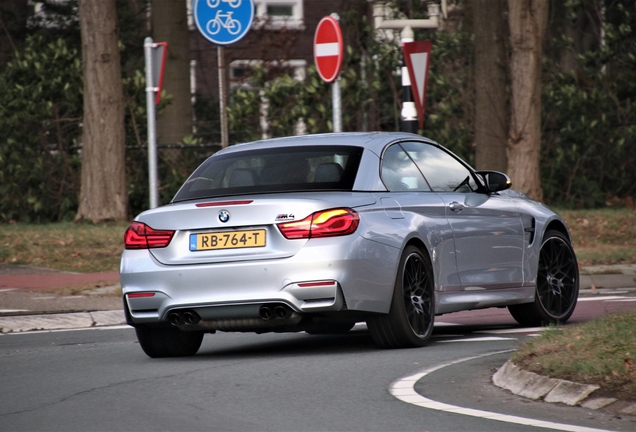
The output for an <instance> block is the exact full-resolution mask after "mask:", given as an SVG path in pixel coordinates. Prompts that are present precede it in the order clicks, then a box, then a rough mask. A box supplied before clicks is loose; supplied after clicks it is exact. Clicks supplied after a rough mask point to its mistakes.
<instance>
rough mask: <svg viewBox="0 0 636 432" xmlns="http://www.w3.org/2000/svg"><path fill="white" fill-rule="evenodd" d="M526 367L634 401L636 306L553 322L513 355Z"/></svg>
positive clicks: (598, 391) (635, 394) (635, 379)
mask: <svg viewBox="0 0 636 432" xmlns="http://www.w3.org/2000/svg"><path fill="white" fill-rule="evenodd" d="M512 361H513V363H515V364H516V365H517V366H519V367H521V368H522V369H525V370H527V371H531V372H535V373H538V374H541V375H547V376H550V377H554V378H561V379H566V380H570V381H575V382H579V383H584V384H596V385H598V386H600V387H601V388H600V389H599V390H597V391H596V392H595V393H594V395H595V396H605V397H615V398H619V399H622V400H629V401H636V311H627V312H619V313H614V314H610V315H606V316H605V317H603V318H600V319H598V320H595V321H590V322H587V323H585V324H581V325H577V326H571V327H563V328H561V327H553V328H550V329H548V330H546V331H545V332H543V333H542V335H541V336H539V337H537V338H535V339H533V340H532V341H530V342H528V343H525V344H523V345H522V346H521V347H520V348H519V350H517V352H515V354H513V356H512Z"/></svg>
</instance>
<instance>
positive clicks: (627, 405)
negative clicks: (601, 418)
mask: <svg viewBox="0 0 636 432" xmlns="http://www.w3.org/2000/svg"><path fill="white" fill-rule="evenodd" d="M492 381H493V383H494V384H495V385H496V386H497V387H501V388H503V389H506V390H509V391H511V392H512V393H514V394H516V395H518V396H522V397H525V398H528V399H532V400H543V401H544V402H549V403H562V404H565V405H569V406H581V407H583V408H587V409H591V410H599V409H602V410H604V411H611V412H618V413H620V414H628V415H636V403H633V402H625V401H620V400H618V399H616V398H604V397H591V395H592V393H594V392H595V391H596V390H598V389H599V388H600V387H599V386H596V385H590V384H579V383H575V382H572V381H567V380H563V379H556V378H549V377H546V376H543V375H539V374H536V373H534V372H528V371H525V370H523V369H521V368H520V367H518V366H517V365H515V364H514V363H512V361H510V360H508V361H507V362H506V363H504V365H503V366H502V367H500V368H499V369H498V370H497V372H496V373H495V374H494V375H493V376H492Z"/></svg>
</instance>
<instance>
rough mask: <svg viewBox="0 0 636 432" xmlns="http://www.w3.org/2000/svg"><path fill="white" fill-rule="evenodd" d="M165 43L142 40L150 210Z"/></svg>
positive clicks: (154, 201) (155, 196) (154, 199)
mask: <svg viewBox="0 0 636 432" xmlns="http://www.w3.org/2000/svg"><path fill="white" fill-rule="evenodd" d="M167 51H168V44H167V43H166V42H159V43H154V42H153V41H152V38H150V37H147V38H146V39H144V60H145V65H146V117H147V119H148V194H149V196H150V208H151V209H153V208H155V207H158V206H159V190H158V186H157V185H158V174H157V173H158V170H157V125H156V121H155V118H156V113H155V105H156V104H158V103H159V100H160V98H161V87H162V85H163V69H164V66H165V64H166V52H167Z"/></svg>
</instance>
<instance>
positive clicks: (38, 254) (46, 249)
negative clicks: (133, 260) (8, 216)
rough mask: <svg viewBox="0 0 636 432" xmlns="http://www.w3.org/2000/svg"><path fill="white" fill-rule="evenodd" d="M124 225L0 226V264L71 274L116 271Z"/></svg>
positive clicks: (125, 224)
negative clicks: (40, 268)
mask: <svg viewBox="0 0 636 432" xmlns="http://www.w3.org/2000/svg"><path fill="white" fill-rule="evenodd" d="M127 227H128V224H127V223H108V224H100V225H92V224H84V223H72V222H64V223H56V224H44V225H32V224H17V225H0V262H2V263H6V264H25V265H32V266H37V267H46V268H50V269H56V270H65V271H74V272H80V273H84V272H112V271H117V270H118V269H119V260H120V257H121V252H122V250H123V248H124V232H125V231H126V228H127Z"/></svg>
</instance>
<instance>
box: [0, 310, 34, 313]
mask: <svg viewBox="0 0 636 432" xmlns="http://www.w3.org/2000/svg"><path fill="white" fill-rule="evenodd" d="M28 311H29V310H28V309H0V313H10V312H28Z"/></svg>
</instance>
